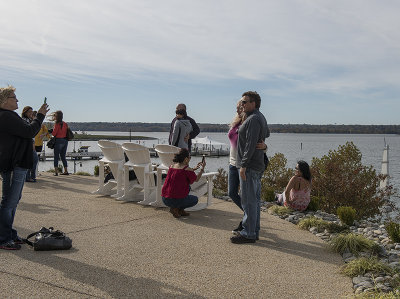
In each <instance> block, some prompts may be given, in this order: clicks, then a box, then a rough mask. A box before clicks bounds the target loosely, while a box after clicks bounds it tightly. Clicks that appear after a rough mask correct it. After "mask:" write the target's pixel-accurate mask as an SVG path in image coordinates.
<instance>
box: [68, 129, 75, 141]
mask: <svg viewBox="0 0 400 299" xmlns="http://www.w3.org/2000/svg"><path fill="white" fill-rule="evenodd" d="M72 139H74V133H72V131H71V129H70V128H69V127H68V128H67V140H68V141H70V140H72Z"/></svg>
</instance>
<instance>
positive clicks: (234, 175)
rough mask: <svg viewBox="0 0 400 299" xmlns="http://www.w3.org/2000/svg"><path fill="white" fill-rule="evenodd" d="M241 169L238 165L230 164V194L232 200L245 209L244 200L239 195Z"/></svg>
mask: <svg viewBox="0 0 400 299" xmlns="http://www.w3.org/2000/svg"><path fill="white" fill-rule="evenodd" d="M239 185H240V178H239V169H237V167H236V166H233V165H230V164H229V173H228V195H229V197H230V198H231V199H232V201H233V202H234V203H235V204H236V205H237V206H238V207H239V208H240V209H241V210H242V211H243V208H242V200H241V198H240V195H239Z"/></svg>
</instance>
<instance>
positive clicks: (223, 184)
mask: <svg viewBox="0 0 400 299" xmlns="http://www.w3.org/2000/svg"><path fill="white" fill-rule="evenodd" d="M213 183H214V189H218V190H219V191H216V192H219V193H221V192H222V193H224V194H223V195H226V194H228V174H227V173H226V171H225V170H224V169H223V168H218V174H217V175H216V176H215V179H214V180H213ZM213 194H214V190H213Z"/></svg>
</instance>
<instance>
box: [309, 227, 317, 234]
mask: <svg viewBox="0 0 400 299" xmlns="http://www.w3.org/2000/svg"><path fill="white" fill-rule="evenodd" d="M314 232H318V229H317V228H316V227H315V226H312V227H310V233H314Z"/></svg>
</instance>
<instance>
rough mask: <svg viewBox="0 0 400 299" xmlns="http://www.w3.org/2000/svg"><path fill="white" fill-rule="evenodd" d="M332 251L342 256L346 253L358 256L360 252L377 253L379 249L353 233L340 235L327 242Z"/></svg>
mask: <svg viewBox="0 0 400 299" xmlns="http://www.w3.org/2000/svg"><path fill="white" fill-rule="evenodd" d="M329 245H330V246H331V248H332V249H333V251H335V252H338V253H340V254H343V253H344V252H346V251H349V252H351V253H352V254H354V255H356V256H358V255H359V254H360V252H362V251H364V252H371V253H378V252H379V251H380V247H379V245H378V244H377V243H375V242H374V241H372V240H369V239H367V238H366V237H364V236H362V235H358V234H354V233H349V234H340V235H338V236H336V237H334V238H333V239H332V240H331V241H329Z"/></svg>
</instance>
